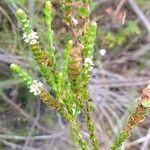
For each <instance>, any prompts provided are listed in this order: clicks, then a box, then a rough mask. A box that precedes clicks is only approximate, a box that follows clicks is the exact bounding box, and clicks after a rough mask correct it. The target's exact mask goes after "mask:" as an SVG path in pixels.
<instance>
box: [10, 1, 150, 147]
mask: <svg viewBox="0 0 150 150" xmlns="http://www.w3.org/2000/svg"><path fill="white" fill-rule="evenodd" d="M73 2H74V1H73V0H63V1H62V10H63V13H64V16H65V17H64V20H65V23H66V24H67V25H68V26H69V27H70V28H71V31H72V37H73V39H71V40H69V41H68V43H67V45H66V48H65V49H64V60H63V64H62V67H61V68H60V67H58V66H59V65H60V64H58V63H57V62H56V55H55V53H56V50H55V47H54V44H53V39H54V32H53V30H52V18H53V17H52V15H53V11H52V5H51V2H50V1H47V2H46V4H45V9H44V14H45V22H46V25H47V30H48V32H47V33H48V40H49V43H48V44H49V49H48V51H47V50H43V49H42V48H41V46H40V41H39V36H38V34H37V33H36V32H34V31H33V30H32V28H31V25H30V22H29V20H28V19H27V15H26V13H25V12H24V11H23V10H21V9H19V10H18V11H17V17H18V20H19V22H20V23H21V25H22V28H23V32H24V33H23V38H24V41H25V42H26V43H28V44H29V46H30V48H31V51H32V53H33V55H34V58H35V60H36V62H37V64H38V66H39V67H40V69H41V74H42V75H43V77H44V78H45V80H46V81H47V83H48V85H49V86H50V87H51V90H52V92H53V93H54V95H53V96H52V95H51V94H50V93H49V92H48V91H47V90H46V89H45V88H44V87H43V84H42V83H41V82H37V81H36V80H34V79H33V78H32V77H31V76H30V75H29V74H28V73H27V72H26V71H25V70H23V69H22V68H21V67H19V66H17V65H15V64H12V65H11V66H10V68H11V70H12V71H13V72H14V73H16V74H17V75H18V76H19V77H20V79H21V80H22V81H23V82H24V83H25V84H26V85H27V87H28V88H29V89H30V92H32V93H33V94H34V95H36V96H39V97H40V98H41V100H42V101H43V102H44V103H45V104H46V105H47V106H49V107H51V108H52V109H54V110H55V111H56V112H58V113H60V115H61V116H62V117H64V118H65V119H66V120H67V121H68V123H69V126H70V129H71V134H72V138H73V140H74V142H75V143H76V144H78V145H79V146H80V147H81V149H83V150H87V149H89V146H88V144H87V141H86V140H85V139H84V138H83V135H82V133H81V129H80V126H79V123H78V115H79V113H80V112H81V111H82V112H83V114H84V118H85V121H86V126H87V131H88V132H89V137H90V142H91V144H92V147H93V149H94V150H98V149H99V141H98V139H97V137H96V135H95V133H94V132H95V125H94V123H93V120H92V118H91V114H90V113H91V112H92V111H93V108H92V107H91V106H92V105H91V102H89V99H90V96H89V91H88V80H89V77H90V71H91V70H92V68H93V61H92V59H93V54H94V44H95V39H96V33H97V25H96V23H90V21H89V15H90V9H89V4H90V2H91V1H89V0H84V1H78V2H75V4H76V7H73V4H74V3H73ZM79 4H80V5H79ZM78 6H79V7H78ZM74 9H77V13H74V11H75V10H74ZM80 24H82V26H79V25H80ZM78 31H79V32H78ZM101 34H102V35H103V37H104V38H103V42H105V44H108V47H109V48H114V47H115V46H120V45H122V44H124V43H125V42H126V40H127V38H128V36H129V35H132V34H139V28H138V26H137V25H136V24H135V23H134V22H129V24H128V26H127V27H125V28H122V29H121V30H120V32H119V33H117V34H115V33H112V32H108V33H106V32H105V31H102V30H101ZM148 101H149V100H148ZM142 102H143V103H140V104H139V106H138V107H137V109H136V111H135V113H133V114H131V117H130V118H129V122H128V124H127V126H126V128H125V130H123V131H122V132H121V133H120V135H119V137H118V139H117V140H116V141H115V143H114V144H113V146H112V147H111V150H117V149H118V148H120V147H121V145H122V143H123V142H124V141H125V140H126V139H127V138H128V136H129V135H130V133H131V131H132V129H133V127H135V126H136V125H137V124H138V123H139V122H141V121H143V120H144V119H145V114H146V110H147V107H149V103H147V101H142ZM136 118H138V121H136ZM142 119H143V120H142Z"/></svg>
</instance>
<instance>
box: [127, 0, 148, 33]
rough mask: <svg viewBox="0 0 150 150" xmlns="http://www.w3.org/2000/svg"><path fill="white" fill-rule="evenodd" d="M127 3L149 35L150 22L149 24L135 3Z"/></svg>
mask: <svg viewBox="0 0 150 150" xmlns="http://www.w3.org/2000/svg"><path fill="white" fill-rule="evenodd" d="M128 2H129V4H130V6H131V7H132V9H133V10H134V11H135V13H136V14H137V16H138V17H139V19H140V20H141V21H142V23H143V25H144V26H145V28H146V29H147V31H148V33H149V34H150V22H149V20H148V18H147V17H146V16H145V15H144V13H143V12H142V10H141V9H140V7H139V6H138V5H137V4H136V2H135V1H134V0H128Z"/></svg>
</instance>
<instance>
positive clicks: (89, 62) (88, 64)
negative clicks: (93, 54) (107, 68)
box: [84, 58, 94, 71]
mask: <svg viewBox="0 0 150 150" xmlns="http://www.w3.org/2000/svg"><path fill="white" fill-rule="evenodd" d="M84 66H85V67H89V71H92V69H93V66H94V63H93V60H92V58H86V59H85V61H84Z"/></svg>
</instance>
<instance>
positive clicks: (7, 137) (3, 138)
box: [0, 131, 66, 141]
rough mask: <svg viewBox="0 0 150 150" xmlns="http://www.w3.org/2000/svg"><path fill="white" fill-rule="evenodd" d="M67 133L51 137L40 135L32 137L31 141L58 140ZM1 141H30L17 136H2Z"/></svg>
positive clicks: (62, 132)
mask: <svg viewBox="0 0 150 150" xmlns="http://www.w3.org/2000/svg"><path fill="white" fill-rule="evenodd" d="M64 133H66V131H61V132H59V133H55V134H51V135H39V136H32V137H30V140H31V141H37V140H50V139H54V138H58V137H59V136H62V134H64ZM0 139H1V140H17V141H25V140H27V139H28V137H26V136H17V135H6V134H0Z"/></svg>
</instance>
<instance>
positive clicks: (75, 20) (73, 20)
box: [72, 17, 79, 25]
mask: <svg viewBox="0 0 150 150" xmlns="http://www.w3.org/2000/svg"><path fill="white" fill-rule="evenodd" d="M72 22H73V23H74V24H75V25H77V24H78V23H79V22H78V20H77V19H76V18H75V17H72Z"/></svg>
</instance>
